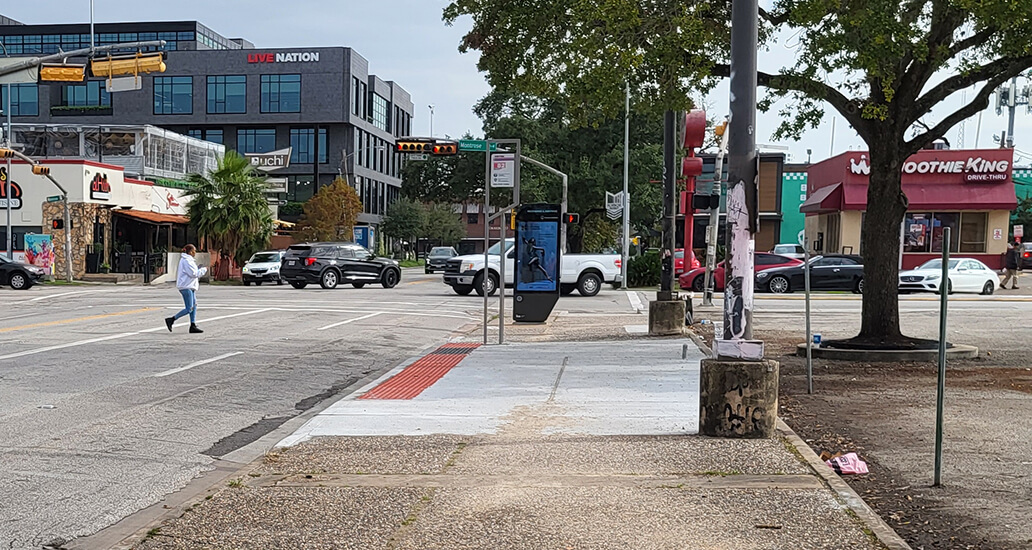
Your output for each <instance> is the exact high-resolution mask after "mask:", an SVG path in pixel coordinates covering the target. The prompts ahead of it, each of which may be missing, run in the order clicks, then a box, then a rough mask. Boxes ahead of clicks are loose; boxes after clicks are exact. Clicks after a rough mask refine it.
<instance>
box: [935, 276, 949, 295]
mask: <svg viewBox="0 0 1032 550" xmlns="http://www.w3.org/2000/svg"><path fill="white" fill-rule="evenodd" d="M946 293H947V294H953V281H951V280H949V279H947V280H946ZM936 294H942V285H939V292H937V293H936Z"/></svg>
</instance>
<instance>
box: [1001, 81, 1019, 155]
mask: <svg viewBox="0 0 1032 550" xmlns="http://www.w3.org/2000/svg"><path fill="white" fill-rule="evenodd" d="M1007 110H1008V111H1010V113H1009V118H1008V120H1007V147H1008V148H1010V149H1013V148H1014V116H1015V115H1016V114H1017V111H1018V77H1016V76H1015V77H1014V79H1012V80H1011V85H1010V93H1009V94H1007ZM1001 145H1002V144H1001Z"/></svg>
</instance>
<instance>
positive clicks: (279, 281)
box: [276, 279, 286, 286]
mask: <svg viewBox="0 0 1032 550" xmlns="http://www.w3.org/2000/svg"><path fill="white" fill-rule="evenodd" d="M284 283H286V281H284V280H283V279H276V284H277V285H280V286H283V284H284Z"/></svg>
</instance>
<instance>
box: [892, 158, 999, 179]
mask: <svg viewBox="0 0 1032 550" xmlns="http://www.w3.org/2000/svg"><path fill="white" fill-rule="evenodd" d="M1010 168H1011V163H1010V161H1008V160H991V159H983V158H982V157H968V159H967V160H966V161H963V160H922V161H913V160H911V161H907V162H905V163H903V173H904V174H964V180H965V181H968V182H997V181H1007V179H1008V177H1009V175H1010Z"/></svg>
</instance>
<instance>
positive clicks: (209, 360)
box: [154, 351, 244, 378]
mask: <svg viewBox="0 0 1032 550" xmlns="http://www.w3.org/2000/svg"><path fill="white" fill-rule="evenodd" d="M243 353H244V352H242V351H234V352H232V353H223V354H222V355H220V356H218V357H212V358H211V359H205V360H203V361H197V362H196V363H190V364H189V365H186V366H185V367H177V368H174V369H169V370H167V371H165V372H159V373H158V374H155V375H154V377H155V378H164V377H165V376H169V375H171V374H175V373H177V372H183V371H184V370H190V369H192V368H194V367H199V366H201V365H207V364H208V363H214V362H215V361H221V360H223V359H227V358H230V357H233V356H234V355H241V354H243Z"/></svg>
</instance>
